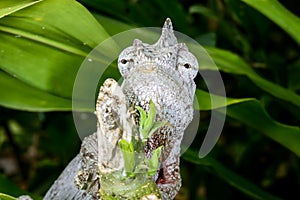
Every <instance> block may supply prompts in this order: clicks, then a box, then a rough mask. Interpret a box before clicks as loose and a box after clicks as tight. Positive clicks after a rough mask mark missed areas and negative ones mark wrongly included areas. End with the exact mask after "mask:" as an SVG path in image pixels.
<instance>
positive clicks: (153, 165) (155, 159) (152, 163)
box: [148, 146, 163, 176]
mask: <svg viewBox="0 0 300 200" xmlns="http://www.w3.org/2000/svg"><path fill="white" fill-rule="evenodd" d="M162 148H163V146H160V147H158V148H157V149H154V150H153V152H152V157H151V159H150V160H149V162H148V167H149V169H148V176H153V175H155V174H156V172H157V169H158V167H159V165H160V162H159V157H160V155H161V151H162Z"/></svg>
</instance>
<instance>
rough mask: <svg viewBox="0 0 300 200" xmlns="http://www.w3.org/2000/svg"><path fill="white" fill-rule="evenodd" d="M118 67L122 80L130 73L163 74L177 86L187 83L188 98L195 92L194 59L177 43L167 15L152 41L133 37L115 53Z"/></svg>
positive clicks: (195, 66) (195, 71) (195, 67)
mask: <svg viewBox="0 0 300 200" xmlns="http://www.w3.org/2000/svg"><path fill="white" fill-rule="evenodd" d="M118 67H119V71H120V73H121V75H122V76H123V77H124V78H125V79H126V78H127V77H129V76H131V75H132V74H134V73H158V74H165V75H166V74H167V77H169V78H172V79H174V80H175V81H176V82H179V83H178V84H179V85H185V86H187V87H186V88H188V90H189V91H188V93H189V96H191V97H192V96H193V95H194V93H195V87H196V86H195V84H194V80H193V79H194V78H195V76H196V75H197V72H198V62H197V59H196V57H195V56H194V55H193V54H192V53H191V52H189V50H188V48H187V46H186V45H185V44H184V43H178V42H177V38H176V37H175V34H174V32H173V26H172V22H171V20H170V19H169V18H167V19H166V21H165V23H164V26H163V28H162V33H161V36H160V38H159V39H158V41H157V42H156V43H155V44H152V45H150V44H147V43H143V42H142V41H140V40H138V39H135V40H134V41H133V45H132V46H130V47H128V48H126V49H124V50H123V51H122V52H121V54H120V55H119V59H118ZM158 71H159V72H158Z"/></svg>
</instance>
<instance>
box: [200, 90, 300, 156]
mask: <svg viewBox="0 0 300 200" xmlns="http://www.w3.org/2000/svg"><path fill="white" fill-rule="evenodd" d="M196 96H197V98H198V99H199V105H198V106H197V105H195V108H196V109H199V108H200V109H203V110H209V109H216V108H220V107H222V106H227V112H226V114H227V115H228V116H230V117H232V118H234V119H236V120H238V121H240V122H242V123H244V124H246V125H248V126H250V127H252V128H254V129H256V130H257V131H258V132H259V133H263V134H264V135H266V136H268V137H270V138H271V139H273V140H275V141H276V142H278V143H279V144H281V145H283V146H285V147H286V148H288V149H289V150H291V151H292V152H294V153H295V154H297V155H298V156H300V128H299V127H295V126H289V125H285V124H281V123H279V122H276V121H275V120H273V119H272V118H271V117H270V116H269V114H268V113H267V112H266V110H265V109H264V108H263V107H262V105H261V103H260V102H259V101H258V100H256V99H254V98H246V99H233V98H227V99H226V101H225V100H224V98H225V97H221V96H217V95H210V94H208V93H206V92H204V91H201V90H197V92H196ZM210 96H211V97H212V98H213V99H214V100H215V101H217V102H220V103H216V104H215V105H216V106H215V107H213V108H212V107H211V103H210V100H209V97H210ZM222 99H223V100H222ZM224 102H226V105H224Z"/></svg>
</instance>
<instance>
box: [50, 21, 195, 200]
mask: <svg viewBox="0 0 300 200" xmlns="http://www.w3.org/2000/svg"><path fill="white" fill-rule="evenodd" d="M118 67H119V71H120V73H121V75H122V76H123V78H124V81H123V83H122V85H121V88H122V92H123V94H124V95H125V101H126V106H127V108H128V107H131V106H132V105H133V104H134V105H138V106H140V107H142V108H143V109H145V110H146V111H147V110H148V109H149V102H150V100H152V101H153V103H154V104H155V106H156V109H157V115H156V121H168V122H169V124H170V126H166V127H163V128H160V129H159V130H158V131H156V132H155V133H154V134H153V135H152V137H151V138H149V140H148V141H147V144H146V147H145V156H147V157H150V156H151V152H152V150H154V149H156V148H157V147H159V146H164V148H163V152H162V155H161V168H160V169H159V170H158V172H157V174H156V175H155V176H154V177H153V180H154V181H155V182H156V183H157V185H158V187H159V189H160V192H161V195H162V199H164V200H169V199H174V197H175V196H176V194H177V192H178V191H179V189H180V187H181V178H180V168H179V160H180V159H179V156H180V143H181V140H182V137H183V134H184V130H185V129H186V127H187V126H188V124H189V123H190V122H191V120H192V118H193V96H194V93H195V88H196V86H195V83H194V80H193V79H194V77H195V76H196V74H197V72H198V63H197V60H196V58H195V57H194V55H193V54H192V53H190V52H189V51H188V48H187V47H186V45H185V44H183V43H178V42H177V39H176V37H175V35H174V33H173V27H172V23H171V21H170V19H167V20H166V22H165V24H164V26H163V30H162V35H161V37H160V39H159V40H158V41H157V42H156V43H155V44H153V45H149V44H146V43H143V42H142V41H140V40H137V39H136V40H134V42H133V45H132V46H130V47H128V48H126V49H124V50H123V51H122V52H121V54H120V56H119V59H118ZM103 102H105V101H103ZM118 120H120V119H118ZM105 123H109V122H104V124H105ZM99 130H100V128H99V127H98V131H99ZM104 134H106V133H104ZM96 147H98V146H97V136H96V134H93V135H91V136H89V137H87V138H86V139H85V140H84V141H83V144H82V148H81V152H80V155H78V156H77V157H76V158H75V159H74V160H73V161H72V164H70V165H69V166H68V167H67V168H66V169H65V171H64V172H63V174H62V175H61V176H60V177H59V178H58V180H57V181H56V182H55V183H54V185H53V186H52V187H51V188H50V190H49V191H48V193H47V194H46V196H45V199H70V197H71V198H73V199H97V198H99V194H98V192H97V191H99V189H100V188H99V187H100V185H99V184H98V183H99V180H98V179H99V173H98V165H97V163H98V161H97V157H98V150H97V148H96ZM100 148H101V147H100ZM78 161H80V163H78ZM66 171H68V172H69V173H67V172H66ZM74 176H76V178H75V183H76V184H77V187H79V188H80V189H81V190H78V189H77V188H76V187H75V186H74V185H72V184H71V183H70V177H71V178H72V177H74ZM95 182H97V183H95ZM67 184H69V185H70V186H68V187H66V186H65V185H67ZM61 188H63V190H62V189H61ZM57 191H59V192H57ZM55 192H56V193H59V194H55Z"/></svg>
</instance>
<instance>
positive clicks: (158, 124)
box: [148, 121, 169, 138]
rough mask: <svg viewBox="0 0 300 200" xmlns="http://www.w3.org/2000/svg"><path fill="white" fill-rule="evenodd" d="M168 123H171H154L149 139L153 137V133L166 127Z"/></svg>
mask: <svg viewBox="0 0 300 200" xmlns="http://www.w3.org/2000/svg"><path fill="white" fill-rule="evenodd" d="M168 123H169V122H167V121H162V122H154V124H153V125H152V128H151V129H150V131H149V133H148V138H150V137H151V136H152V135H153V133H154V132H155V131H157V129H159V128H161V127H163V126H165V125H167V124H168Z"/></svg>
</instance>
